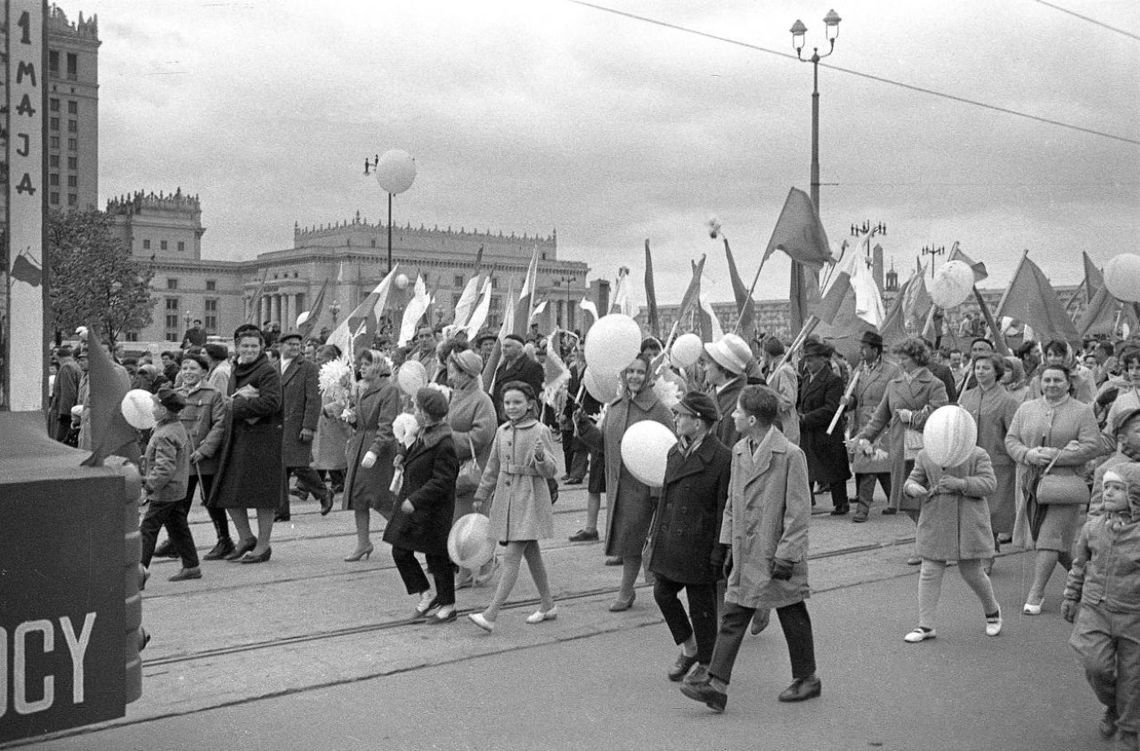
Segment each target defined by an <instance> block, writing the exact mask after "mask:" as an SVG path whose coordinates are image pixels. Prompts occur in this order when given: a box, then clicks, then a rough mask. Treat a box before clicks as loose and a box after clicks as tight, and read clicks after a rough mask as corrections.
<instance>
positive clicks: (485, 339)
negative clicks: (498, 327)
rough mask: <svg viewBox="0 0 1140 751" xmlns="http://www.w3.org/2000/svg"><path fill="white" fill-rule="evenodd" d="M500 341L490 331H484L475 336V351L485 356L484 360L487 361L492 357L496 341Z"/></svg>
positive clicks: (480, 355)
mask: <svg viewBox="0 0 1140 751" xmlns="http://www.w3.org/2000/svg"><path fill="white" fill-rule="evenodd" d="M496 341H498V339H497V337H496V336H495V335H494V334H492V333H491V332H490V331H484V332H483V333H481V334H479V335H478V336H476V337H475V351H476V352H477V353H478V354H479V357H482V358H483V362H487V360H488V359H490V357H491V353H492V352H494V351H495V342H496Z"/></svg>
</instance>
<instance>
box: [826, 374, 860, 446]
mask: <svg viewBox="0 0 1140 751" xmlns="http://www.w3.org/2000/svg"><path fill="white" fill-rule="evenodd" d="M862 372H863V368H862V367H860V368H859V369H858V370H856V371H855V373H854V374H853V375H852V376H851V382H850V383H848V384H847V389H846V390H844V392H843V398H842V399H840V400H839V407H838V408H836V410H835V416H834V417H832V418H831V423H830V424H828V426H827V434H828V435H831V431H833V430H835V426H836V425H838V424H839V418H840V417H841V416H842V415H843V410H845V409H847V405H848V404H850V403H851V395H852V394H854V393H855V386H856V385H857V384H858V383H859V375H860V374H861V373H862Z"/></svg>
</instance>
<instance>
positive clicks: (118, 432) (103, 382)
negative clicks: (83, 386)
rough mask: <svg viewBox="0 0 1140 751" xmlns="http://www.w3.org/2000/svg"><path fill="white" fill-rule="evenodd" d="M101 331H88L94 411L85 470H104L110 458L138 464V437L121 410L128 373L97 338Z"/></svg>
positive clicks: (90, 329) (88, 362)
mask: <svg viewBox="0 0 1140 751" xmlns="http://www.w3.org/2000/svg"><path fill="white" fill-rule="evenodd" d="M97 331H98V329H96V327H94V326H88V327H87V332H88V333H87V342H88V344H89V347H88V354H87V379H88V384H89V386H88V388H89V394H90V397H89V399H90V402H91V404H90V407H91V456H89V457H87V458H86V459H85V460H84V461H83V466H87V467H101V466H103V460H104V459H106V458H107V457H108V456H121V457H123V458H124V459H126V460H127V461H132V462H136V463H137V462H138V460H139V444H138V434H137V433H136V432H135V429H134V428H132V427H131V426H130V424H129V423H128V422H127V420H126V418H125V417H123V410H122V407H121V406H120V405H121V404H122V402H123V397H124V396H126V394H127V391H128V389H129V388H130V382H129V377H128V376H127V371H126V370H125V369H124V368H123V367H122V366H121V365H116V364H115V363H114V362H113V361H112V360H111V356H110V355H109V354H107V351H106V350H105V349H103V345H102V344H100V343H99V339H98V338H97V337H96V332H97Z"/></svg>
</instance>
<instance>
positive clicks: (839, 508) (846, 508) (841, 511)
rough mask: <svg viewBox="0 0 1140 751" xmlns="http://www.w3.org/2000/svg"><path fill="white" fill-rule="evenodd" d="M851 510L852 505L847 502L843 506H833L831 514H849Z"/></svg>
mask: <svg viewBox="0 0 1140 751" xmlns="http://www.w3.org/2000/svg"><path fill="white" fill-rule="evenodd" d="M850 510H851V507H850V506H849V505H848V504H846V503H845V504H843V505H842V506H836V507H835V508H833V509H832V510H831V515H832V516H847V512H848V511H850Z"/></svg>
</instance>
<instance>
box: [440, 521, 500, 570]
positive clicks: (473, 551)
mask: <svg viewBox="0 0 1140 751" xmlns="http://www.w3.org/2000/svg"><path fill="white" fill-rule="evenodd" d="M494 554H495V541H494V540H493V539H492V538H491V523H490V520H489V519H488V518H487V517H485V516H483V515H482V514H464V515H463V516H461V517H459V518H458V519H456V520H455V524H453V525H452V527H451V532H450V534H448V535H447V555H448V557H450V558H451V562H452V563H454V564H455V565H456V566H459V568H465V569H467V570H468V571H474V570H475V569H477V568H479V567H480V566H482V565H483V564H484V563H486V562H487V561H489V560H491V556H493V555H494Z"/></svg>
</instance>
